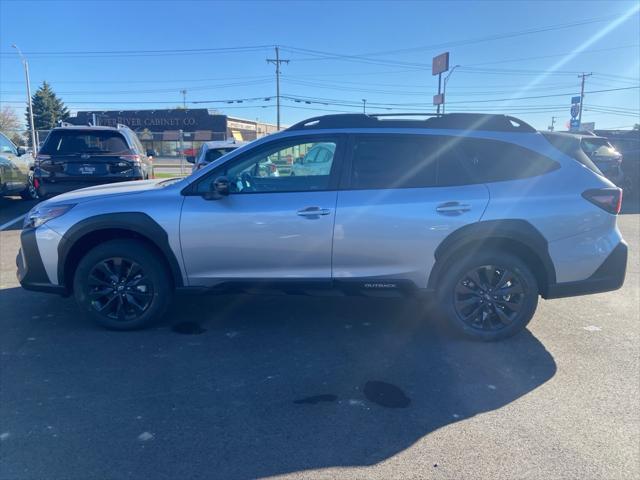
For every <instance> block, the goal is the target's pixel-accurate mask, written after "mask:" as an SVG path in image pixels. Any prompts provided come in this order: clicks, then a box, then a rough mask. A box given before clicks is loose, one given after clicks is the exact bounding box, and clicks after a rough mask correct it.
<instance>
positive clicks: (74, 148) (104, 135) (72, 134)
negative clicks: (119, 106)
mask: <svg viewBox="0 0 640 480" xmlns="http://www.w3.org/2000/svg"><path fill="white" fill-rule="evenodd" d="M40 153H43V154H46V155H80V154H83V153H85V154H90V155H123V154H127V153H130V150H129V147H128V146H127V142H126V140H125V138H124V137H123V136H122V135H121V134H120V133H118V132H115V131H108V130H107V131H82V130H54V131H52V132H51V133H50V134H49V136H48V137H47V140H46V142H45V144H44V145H43V147H42V149H41V150H40Z"/></svg>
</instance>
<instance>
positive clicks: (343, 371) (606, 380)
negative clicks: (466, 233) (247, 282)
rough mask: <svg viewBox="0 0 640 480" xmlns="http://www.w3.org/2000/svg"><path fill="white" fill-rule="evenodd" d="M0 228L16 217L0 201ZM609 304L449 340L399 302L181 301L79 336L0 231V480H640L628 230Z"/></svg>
mask: <svg viewBox="0 0 640 480" xmlns="http://www.w3.org/2000/svg"><path fill="white" fill-rule="evenodd" d="M0 201H1V203H0V225H2V224H5V223H6V222H8V221H9V220H10V219H12V218H15V217H17V216H18V215H20V214H22V213H24V212H25V211H26V210H27V209H28V208H29V207H30V205H29V204H26V203H24V202H20V201H18V200H13V199H0ZM625 209H626V211H630V212H635V213H628V214H625V215H621V217H620V220H619V225H620V228H621V230H622V232H623V235H624V236H625V238H626V240H627V241H628V243H629V246H630V259H629V264H628V271H627V280H626V283H625V285H624V287H623V288H622V289H621V290H619V291H616V292H611V293H606V294H599V295H592V296H586V297H577V298H571V299H563V300H553V301H541V303H540V305H539V309H538V313H537V315H536V316H535V317H534V319H533V321H532V323H531V325H530V327H529V329H528V331H526V332H525V333H523V334H521V335H519V336H517V337H515V338H513V339H510V340H507V341H503V342H500V343H494V344H481V343H476V342H471V341H467V340H464V339H460V338H456V337H453V336H451V335H450V334H449V333H447V331H446V330H444V329H442V328H441V327H440V326H439V324H438V323H437V322H435V321H433V319H432V318H429V314H428V313H426V312H425V310H424V309H423V308H422V306H421V305H419V304H417V303H415V302H412V301H406V300H405V301H403V300H397V299H394V300H386V299H367V298H355V297H353V298H346V297H345V298H340V297H328V298H319V297H312V298H307V297H299V296H289V297H287V296H240V295H237V296H217V297H182V298H180V299H178V300H177V301H176V302H175V305H174V306H173V308H172V309H171V311H170V313H169V315H168V316H167V318H166V320H165V321H164V322H163V323H162V324H160V325H159V326H158V327H156V328H154V329H151V330H146V331H139V332H128V333H117V332H110V331H105V330H102V329H100V328H97V327H95V326H93V324H91V323H89V322H87V321H86V320H85V319H84V318H83V317H82V316H80V315H79V314H78V311H77V310H76V307H75V304H74V301H73V300H72V299H62V298H59V297H56V296H50V295H45V294H38V293H34V292H27V291H24V290H22V289H21V288H20V287H19V285H18V283H17V281H16V278H15V256H16V253H17V250H18V238H19V233H20V232H19V230H18V227H19V223H17V224H16V225H15V226H13V227H8V229H6V230H4V231H0V478H2V479H44V478H46V479H83V480H85V479H89V478H99V479H123V478H135V479H139V478H153V479H165V478H166V479H177V478H203V479H212V478H224V479H248V478H255V477H269V476H283V477H288V478H346V477H348V478H363V479H364V478H367V479H369V478H378V479H391V478H393V479H395V478H402V479H405V478H434V479H461V478H465V479H486V478H532V479H549V478H576V479H599V478H602V479H627V478H629V479H631V478H639V477H640V408H639V407H638V406H639V405H640V321H639V320H640V293H639V292H640V284H639V280H640V274H639V270H640V269H639V256H638V252H639V239H640V215H639V214H638V213H637V212H638V208H637V205H630V206H629V205H627V206H626V207H625Z"/></svg>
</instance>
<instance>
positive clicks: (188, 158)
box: [187, 157, 196, 163]
mask: <svg viewBox="0 0 640 480" xmlns="http://www.w3.org/2000/svg"><path fill="white" fill-rule="evenodd" d="M187 162H189V163H196V157H187Z"/></svg>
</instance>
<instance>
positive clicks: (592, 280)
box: [544, 241, 628, 298]
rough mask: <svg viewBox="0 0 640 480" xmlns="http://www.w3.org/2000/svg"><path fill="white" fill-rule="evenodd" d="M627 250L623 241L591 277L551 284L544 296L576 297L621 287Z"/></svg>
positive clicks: (625, 268)
mask: <svg viewBox="0 0 640 480" xmlns="http://www.w3.org/2000/svg"><path fill="white" fill-rule="evenodd" d="M627 250H628V249H627V244H626V243H625V242H624V241H621V242H620V243H619V244H618V245H617V246H616V247H615V248H614V249H613V251H612V252H611V253H610V254H609V256H608V257H607V258H606V259H605V261H604V262H603V263H602V265H600V267H598V269H597V270H596V271H595V272H594V273H593V275H591V276H590V277H589V278H587V279H585V280H579V281H576V282H564V283H555V284H552V285H549V287H548V289H547V294H546V295H545V296H544V298H563V297H574V296H578V295H589V294H591V293H601V292H610V291H612V290H617V289H619V288H620V287H622V284H623V283H624V277H625V275H626V271H627Z"/></svg>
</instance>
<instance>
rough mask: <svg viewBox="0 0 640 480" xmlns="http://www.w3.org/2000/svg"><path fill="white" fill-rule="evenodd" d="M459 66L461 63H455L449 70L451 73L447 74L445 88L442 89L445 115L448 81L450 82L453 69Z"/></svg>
mask: <svg viewBox="0 0 640 480" xmlns="http://www.w3.org/2000/svg"><path fill="white" fill-rule="evenodd" d="M459 66H460V65H454V66H453V67H452V68H451V70H449V73H447V76H446V77H444V88H443V89H442V114H443V115H444V105H445V102H446V101H447V83H449V77H450V76H451V74H452V73H453V71H454V70H455V69H456V68H458V67H459Z"/></svg>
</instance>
